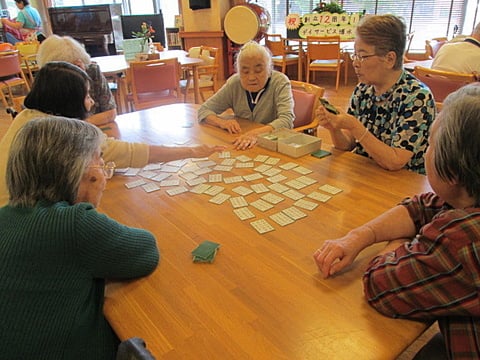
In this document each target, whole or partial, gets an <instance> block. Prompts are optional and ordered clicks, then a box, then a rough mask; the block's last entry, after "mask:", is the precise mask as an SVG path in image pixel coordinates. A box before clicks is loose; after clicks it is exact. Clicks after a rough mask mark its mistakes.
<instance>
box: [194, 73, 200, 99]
mask: <svg viewBox="0 0 480 360" xmlns="http://www.w3.org/2000/svg"><path fill="white" fill-rule="evenodd" d="M193 91H194V96H195V104H200V86H199V84H198V67H197V66H193Z"/></svg>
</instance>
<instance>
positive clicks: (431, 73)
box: [413, 66, 476, 111]
mask: <svg viewBox="0 0 480 360" xmlns="http://www.w3.org/2000/svg"><path fill="white" fill-rule="evenodd" d="M413 74H414V75H415V76H416V77H417V79H419V80H420V81H421V82H423V83H424V84H425V85H427V86H428V87H429V88H430V91H431V92H432V94H433V98H434V99H435V104H436V105H437V110H438V111H440V110H441V108H442V105H443V100H445V98H446V97H447V95H448V94H450V93H452V92H454V91H455V90H457V89H459V88H461V87H462V86H464V85H467V84H469V83H471V82H475V81H476V77H475V75H474V74H464V73H455V72H449V71H441V70H434V69H429V68H425V67H422V66H415V68H414V70H413Z"/></svg>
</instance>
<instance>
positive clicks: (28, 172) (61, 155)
mask: <svg viewBox="0 0 480 360" xmlns="http://www.w3.org/2000/svg"><path fill="white" fill-rule="evenodd" d="M103 141H104V137H103V135H102V133H101V131H100V130H99V129H97V128H96V127H95V126H93V125H91V124H88V123H87V122H84V121H80V120H73V119H67V118H62V117H55V116H46V117H44V118H42V119H37V120H35V121H30V122H28V123H27V124H25V125H24V126H23V127H22V128H21V129H20V130H19V131H18V133H17V136H16V137H15V139H14V141H13V143H12V145H11V149H10V154H9V157H8V162H7V179H6V180H7V187H8V190H9V192H10V201H9V204H8V205H7V206H4V207H3V208H0V293H1V296H0V318H1V319H2V320H1V321H0V348H1V349H2V351H1V355H0V357H1V358H4V359H55V360H57V359H102V360H104V359H114V358H115V354H116V351H117V346H118V343H119V340H118V338H117V337H116V335H115V334H114V332H113V331H112V329H111V327H110V326H109V324H108V322H107V321H106V319H105V317H104V315H103V301H104V289H105V279H132V278H137V277H141V276H146V275H148V274H149V273H151V272H152V271H153V270H154V269H155V268H156V266H157V264H158V259H159V253H158V249H157V246H156V241H155V237H154V236H153V235H152V234H151V233H150V232H148V231H146V230H142V229H135V228H130V227H127V226H124V225H122V224H119V223H118V222H116V221H115V220H113V219H110V218H109V217H107V216H106V215H103V214H100V213H98V212H97V211H96V209H95V207H96V206H97V205H98V204H99V202H100V198H101V196H102V192H103V190H104V188H105V183H106V172H105V170H104V169H105V164H104V161H103V159H102V154H101V145H102V142H103Z"/></svg>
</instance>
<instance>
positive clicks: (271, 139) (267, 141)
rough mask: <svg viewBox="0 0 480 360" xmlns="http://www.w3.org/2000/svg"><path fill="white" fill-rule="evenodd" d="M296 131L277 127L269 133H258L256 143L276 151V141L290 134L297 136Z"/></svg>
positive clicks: (290, 135)
mask: <svg viewBox="0 0 480 360" xmlns="http://www.w3.org/2000/svg"><path fill="white" fill-rule="evenodd" d="M297 135H298V132H296V131H294V130H290V129H277V130H274V131H272V132H271V133H265V134H260V135H258V138H257V143H258V145H259V146H261V147H263V148H265V149H268V150H271V151H278V147H277V143H278V141H279V140H282V139H286V138H289V137H292V136H297Z"/></svg>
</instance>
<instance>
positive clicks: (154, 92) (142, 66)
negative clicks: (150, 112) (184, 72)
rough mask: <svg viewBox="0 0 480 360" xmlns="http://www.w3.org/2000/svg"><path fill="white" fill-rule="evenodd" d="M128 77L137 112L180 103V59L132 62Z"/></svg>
mask: <svg viewBox="0 0 480 360" xmlns="http://www.w3.org/2000/svg"><path fill="white" fill-rule="evenodd" d="M128 77H129V83H130V87H131V98H132V100H133V105H134V108H135V110H141V109H147V108H151V107H155V106H159V105H164V104H172V103H176V102H178V99H179V92H180V91H179V86H180V64H179V63H178V59H176V58H174V59H165V60H149V61H132V62H131V63H130V68H129V70H128Z"/></svg>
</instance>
